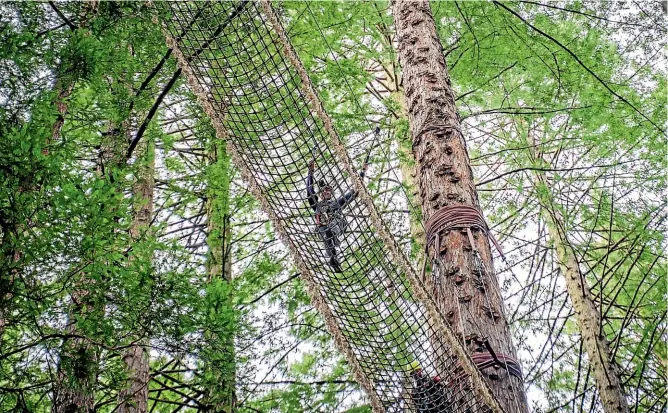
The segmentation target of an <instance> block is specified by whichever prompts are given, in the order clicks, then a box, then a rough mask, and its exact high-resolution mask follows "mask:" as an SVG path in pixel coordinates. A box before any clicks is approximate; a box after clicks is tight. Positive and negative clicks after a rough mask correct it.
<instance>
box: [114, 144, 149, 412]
mask: <svg viewBox="0 0 668 413" xmlns="http://www.w3.org/2000/svg"><path fill="white" fill-rule="evenodd" d="M154 150H155V149H154V143H153V142H152V141H147V140H144V141H141V142H140V143H139V144H138V146H137V157H138V159H140V162H141V166H139V171H138V175H137V181H136V182H135V184H134V186H133V188H132V192H133V195H134V211H133V220H132V226H131V227H130V238H131V240H132V241H133V243H134V242H139V241H141V240H142V238H144V237H146V235H147V234H148V232H149V229H150V226H151V219H152V217H153V190H154V188H155V178H154V172H155V157H154ZM142 158H143V159H142ZM139 259H141V260H145V261H146V262H145V263H144V265H150V262H151V261H152V259H153V257H152V256H151V255H149V256H146V257H141V258H139ZM138 340H139V341H138V342H136V343H134V344H132V346H131V347H130V348H129V349H128V350H127V351H126V352H125V354H124V355H123V362H124V363H125V366H126V371H127V374H128V386H127V387H126V388H125V389H123V390H121V392H120V393H119V396H118V398H119V405H118V412H119V413H144V412H146V410H147V408H148V382H149V354H148V350H147V346H148V344H149V343H148V339H146V338H138Z"/></svg>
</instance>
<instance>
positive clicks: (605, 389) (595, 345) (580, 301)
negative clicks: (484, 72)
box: [528, 131, 630, 413]
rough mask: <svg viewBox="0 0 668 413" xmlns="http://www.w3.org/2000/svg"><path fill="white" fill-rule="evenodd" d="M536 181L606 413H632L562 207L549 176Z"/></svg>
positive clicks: (536, 177) (536, 173) (538, 174)
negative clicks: (547, 179)
mask: <svg viewBox="0 0 668 413" xmlns="http://www.w3.org/2000/svg"><path fill="white" fill-rule="evenodd" d="M528 137H529V145H530V146H532V147H533V148H534V151H533V156H534V159H538V160H539V161H541V163H544V161H543V160H542V159H541V158H542V156H541V155H540V154H538V153H537V151H536V150H535V147H536V146H535V144H536V143H535V142H534V141H533V138H532V136H531V131H529V135H528ZM533 178H534V186H535V190H534V193H535V194H537V196H538V200H539V202H540V205H541V207H542V209H543V211H545V212H546V214H545V217H546V219H547V230H548V236H549V238H550V240H551V241H552V244H553V245H554V248H555V250H556V253H557V264H558V265H559V270H560V271H561V274H562V275H563V276H564V280H565V282H566V290H567V291H568V296H569V298H570V300H571V305H572V306H573V310H574V311H575V317H576V319H577V322H578V325H579V327H580V334H581V337H582V346H583V348H584V349H585V352H586V353H587V358H588V359H589V366H590V367H591V369H592V371H593V375H594V379H595V381H596V388H597V390H598V396H599V398H600V399H601V404H602V405H603V410H604V411H606V412H607V413H617V412H620V413H628V412H629V411H630V410H629V405H628V400H627V398H626V394H625V392H624V389H623V388H622V385H621V381H620V378H619V371H618V368H617V365H616V363H615V361H614V359H613V358H612V356H611V354H612V353H611V351H610V344H609V343H608V340H607V338H606V336H605V333H604V332H603V326H602V322H601V313H600V312H599V309H598V308H597V306H596V303H595V302H594V300H593V298H592V294H591V291H590V289H589V286H588V284H587V280H586V279H585V276H584V275H583V274H582V272H581V271H580V266H579V264H578V259H577V256H576V255H575V251H574V250H573V246H572V245H571V243H570V242H569V240H568V234H567V232H566V224H565V222H564V219H563V216H562V214H561V212H560V208H559V205H558V204H556V203H555V201H554V196H553V195H552V190H551V189H550V186H548V184H547V182H546V179H545V173H544V172H541V171H533Z"/></svg>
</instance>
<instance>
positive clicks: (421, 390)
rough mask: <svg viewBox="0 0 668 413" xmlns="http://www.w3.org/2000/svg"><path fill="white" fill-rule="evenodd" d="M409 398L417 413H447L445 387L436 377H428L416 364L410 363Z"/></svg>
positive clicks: (448, 410)
mask: <svg viewBox="0 0 668 413" xmlns="http://www.w3.org/2000/svg"><path fill="white" fill-rule="evenodd" d="M410 375H411V379H412V380H413V389H412V390H411V398H412V399H413V403H414V404H415V408H416V409H417V412H418V413H446V412H447V413H449V412H450V409H449V408H448V400H447V393H446V389H445V385H444V384H443V382H441V378H440V377H438V376H434V377H429V376H427V375H426V374H424V372H423V371H422V367H420V365H419V364H418V363H417V362H413V363H411V371H410Z"/></svg>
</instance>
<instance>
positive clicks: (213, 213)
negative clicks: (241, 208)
mask: <svg viewBox="0 0 668 413" xmlns="http://www.w3.org/2000/svg"><path fill="white" fill-rule="evenodd" d="M208 158H209V159H208V160H209V170H208V174H207V178H208V182H207V202H206V212H207V234H208V236H207V246H208V248H209V254H208V258H207V273H208V278H209V282H210V283H212V282H215V281H216V280H223V282H224V283H226V284H227V285H228V286H230V284H231V282H232V248H231V238H232V229H231V225H230V222H231V220H230V184H231V181H232V176H231V170H230V158H229V155H228V154H227V152H226V151H225V143H224V142H220V141H218V140H217V139H216V138H215V137H213V142H212V143H211V148H210V149H209V151H208ZM224 305H225V306H228V308H229V309H231V308H232V293H231V290H230V293H229V296H228V300H227V303H225V304H224ZM215 325H216V326H217V328H218V331H212V332H211V334H212V335H214V336H215V338H213V341H214V342H223V343H224V347H223V349H222V350H220V349H213V350H214V352H215V353H218V354H215V355H214V357H213V359H211V360H208V366H206V369H207V370H208V371H209V372H210V373H211V374H212V376H213V377H215V380H214V382H213V383H209V384H208V386H207V388H206V389H205V392H206V404H207V405H208V406H209V408H210V409H211V410H212V411H215V412H224V413H231V412H234V411H236V408H237V406H236V405H237V398H236V392H235V385H236V367H235V348H234V344H235V343H234V328H233V326H231V325H227V326H219V325H217V324H215ZM221 334H222V335H224V336H223V337H220V335H221Z"/></svg>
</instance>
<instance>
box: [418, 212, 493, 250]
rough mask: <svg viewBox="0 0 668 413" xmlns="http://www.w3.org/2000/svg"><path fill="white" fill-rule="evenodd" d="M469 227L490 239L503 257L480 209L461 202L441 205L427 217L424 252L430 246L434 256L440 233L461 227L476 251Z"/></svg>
mask: <svg viewBox="0 0 668 413" xmlns="http://www.w3.org/2000/svg"><path fill="white" fill-rule="evenodd" d="M471 228H476V229H478V230H480V231H482V233H483V234H485V236H487V237H488V238H489V239H490V240H491V241H492V243H493V244H494V247H496V250H497V251H499V254H501V257H504V255H503V251H502V250H501V246H500V245H499V243H498V242H497V240H496V238H494V235H493V234H492V233H491V232H490V230H489V227H488V226H487V222H485V218H484V217H483V216H482V213H480V211H478V209H477V208H475V207H472V206H470V205H463V204H457V205H449V206H446V207H443V208H441V209H439V210H438V211H436V212H435V213H434V215H432V217H431V218H429V220H428V221H427V224H426V225H425V230H426V234H427V235H426V238H427V241H426V243H425V252H426V253H427V255H429V250H430V247H432V248H433V251H435V256H436V255H437V254H438V252H439V251H440V249H441V234H444V233H447V232H448V231H452V230H461V229H465V230H466V232H467V235H468V238H469V242H470V243H471V248H473V250H474V251H477V249H476V246H475V243H474V240H473V234H472V233H471ZM504 258H505V257H504Z"/></svg>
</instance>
